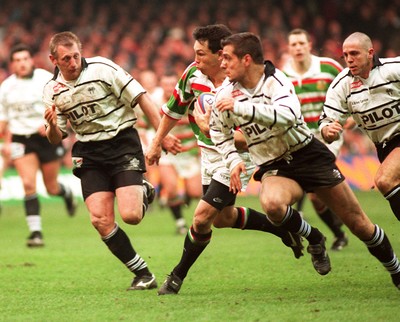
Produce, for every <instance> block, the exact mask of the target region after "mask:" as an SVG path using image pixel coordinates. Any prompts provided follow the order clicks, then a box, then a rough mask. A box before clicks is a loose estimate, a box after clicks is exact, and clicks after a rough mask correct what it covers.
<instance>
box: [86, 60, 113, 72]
mask: <svg viewBox="0 0 400 322" xmlns="http://www.w3.org/2000/svg"><path fill="white" fill-rule="evenodd" d="M95 64H101V65H106V66H108V67H110V68H112V69H114V70H117V69H116V68H115V67H114V66H112V65H110V64H107V63H105V62H102V61H93V62H90V63H88V66H89V65H95Z"/></svg>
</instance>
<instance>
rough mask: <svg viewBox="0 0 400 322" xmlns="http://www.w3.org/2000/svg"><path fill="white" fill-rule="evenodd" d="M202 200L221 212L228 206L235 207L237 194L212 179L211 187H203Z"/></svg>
mask: <svg viewBox="0 0 400 322" xmlns="http://www.w3.org/2000/svg"><path fill="white" fill-rule="evenodd" d="M201 199H202V200H204V201H206V202H207V203H209V204H210V205H211V206H213V207H214V208H216V209H218V210H219V211H221V210H222V209H223V208H225V207H227V206H233V205H234V204H235V201H236V194H235V193H233V192H231V191H229V187H227V186H226V185H224V184H222V183H220V182H218V181H216V180H214V179H212V180H211V183H210V185H203V197H202V198H201Z"/></svg>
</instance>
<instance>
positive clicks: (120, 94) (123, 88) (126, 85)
mask: <svg viewBox="0 0 400 322" xmlns="http://www.w3.org/2000/svg"><path fill="white" fill-rule="evenodd" d="M131 82H133V78H132V77H131V79H130V80H129V82H127V83H126V84H125V86H124V87H122V89H121V93H119V96H118V99H120V98H121V96H122V93H123V92H124V90H125V89H126V88H127V87H128V85H129V84H130V83H131Z"/></svg>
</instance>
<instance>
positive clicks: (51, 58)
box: [49, 54, 57, 66]
mask: <svg viewBox="0 0 400 322" xmlns="http://www.w3.org/2000/svg"><path fill="white" fill-rule="evenodd" d="M49 58H50V61H51V62H52V64H53V65H54V66H56V65H57V59H56V58H55V57H54V56H53V55H52V54H49Z"/></svg>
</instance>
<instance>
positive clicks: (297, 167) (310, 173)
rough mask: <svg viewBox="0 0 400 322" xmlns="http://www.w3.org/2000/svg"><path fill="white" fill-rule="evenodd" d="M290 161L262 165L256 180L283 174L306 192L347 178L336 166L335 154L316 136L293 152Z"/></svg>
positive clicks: (255, 175) (331, 185)
mask: <svg viewBox="0 0 400 322" xmlns="http://www.w3.org/2000/svg"><path fill="white" fill-rule="evenodd" d="M292 157H293V159H292V160H290V161H289V162H288V161H286V160H280V161H277V162H274V163H272V164H270V165H266V166H260V168H259V170H257V172H256V173H255V174H254V180H256V181H261V179H262V177H263V176H264V175H265V176H274V175H275V176H281V177H286V178H290V179H292V180H294V181H296V182H297V183H298V184H299V185H300V186H301V187H302V188H303V189H304V191H306V192H313V191H314V190H315V189H316V188H322V187H333V186H336V185H338V184H339V183H341V182H342V181H344V180H345V177H344V176H343V174H342V173H341V172H340V170H339V169H338V167H337V166H336V163H335V160H336V157H335V155H334V154H333V153H332V152H331V151H329V149H328V148H327V147H326V146H325V144H323V143H321V142H320V141H319V140H317V139H316V138H314V139H313V140H312V141H311V142H310V143H309V144H307V145H306V146H305V147H304V148H302V149H300V150H298V151H296V152H294V153H292Z"/></svg>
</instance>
